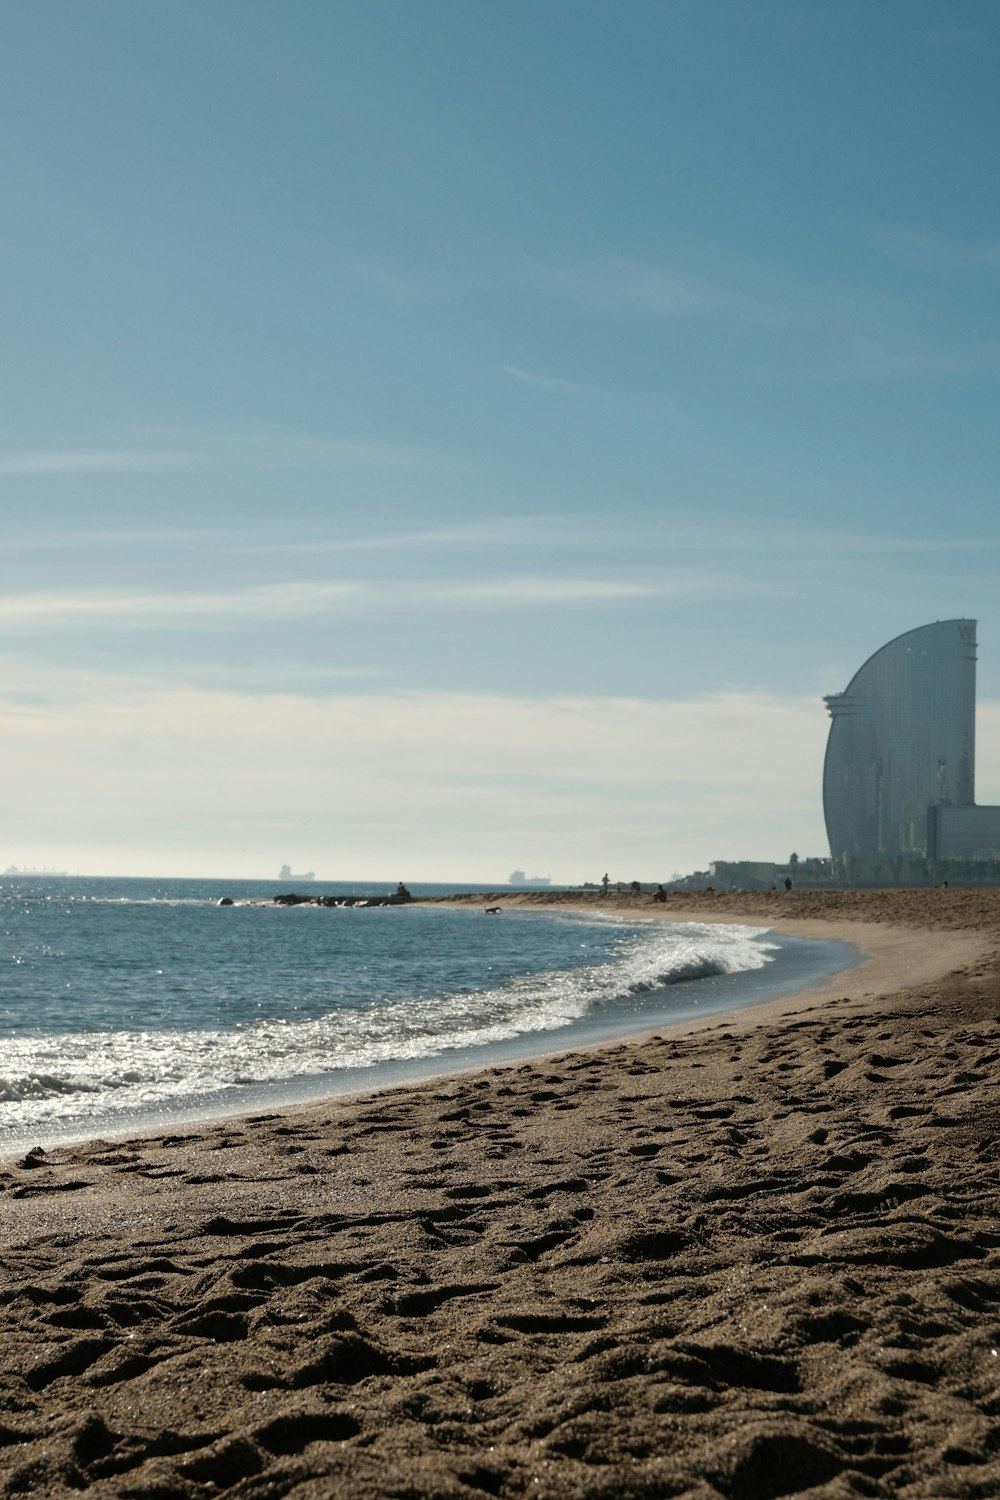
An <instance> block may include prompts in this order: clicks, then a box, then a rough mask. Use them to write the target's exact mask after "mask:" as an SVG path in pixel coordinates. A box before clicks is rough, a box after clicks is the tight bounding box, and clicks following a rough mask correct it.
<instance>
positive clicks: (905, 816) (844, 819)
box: [823, 620, 976, 859]
mask: <svg viewBox="0 0 1000 1500" xmlns="http://www.w3.org/2000/svg"><path fill="white" fill-rule="evenodd" d="M824 701H825V702H826V705H827V707H828V708H829V710H830V716H831V718H832V720H833V723H832V724H831V726H830V738H829V740H828V742H827V747H826V761H825V764H824V767H823V811H824V813H825V816H826V831H827V836H828V838H829V840H830V852H831V854H832V855H833V857H834V858H835V859H847V858H852V857H854V858H858V859H879V858H893V857H895V856H902V857H904V858H907V857H919V858H924V857H926V856H927V855H928V853H930V852H931V851H930V850H929V849H928V824H929V818H930V815H931V812H932V809H934V808H936V807H937V806H939V805H943V804H946V805H951V806H956V807H967V806H971V804H972V803H973V802H974V800H975V788H974V785H973V780H974V774H975V755H976V750H975V733H976V622H975V620H940V621H938V622H937V623H936V624H934V625H922V626H921V627H920V628H919V629H918V630H910V631H908V632H907V633H906V634H905V635H900V636H897V637H896V639H895V640H894V641H890V642H889V644H888V645H887V646H883V647H882V649H881V650H880V651H876V652H875V655H874V656H871V657H869V659H868V661H866V662H865V664H864V666H863V667H862V668H861V670H860V671H859V672H856V673H855V675H854V677H853V678H852V679H851V681H850V683H849V685H848V687H847V690H846V692H843V693H832V694H830V696H829V697H828V698H826V699H825V700H824Z"/></svg>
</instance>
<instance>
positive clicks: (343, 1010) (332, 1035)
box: [0, 876, 856, 1152]
mask: <svg viewBox="0 0 1000 1500" xmlns="http://www.w3.org/2000/svg"><path fill="white" fill-rule="evenodd" d="M394 884H395V883H394V882H392V881H389V882H386V883H385V884H384V885H379V884H375V885H372V884H368V885H364V884H361V885H358V884H351V883H349V882H347V883H342V884H334V883H326V882H319V881H317V882H315V883H310V884H309V885H308V886H302V887H300V888H299V889H300V891H301V892H302V893H304V894H305V893H307V894H310V895H346V894H352V895H354V894H370V895H372V896H381V895H386V894H388V893H389V892H390V891H391V890H392V889H393V888H394ZM287 888H288V887H287V884H286V885H284V886H283V885H282V884H280V883H277V882H274V881H258V882H235V881H195V880H113V879H95V878H90V879H87V878H73V877H67V878H57V877H27V876H21V877H16V878H15V877H5V878H3V879H2V880H0V964H2V968H3V976H4V977H3V983H2V986H0V1045H2V1060H0V1152H2V1151H4V1150H10V1151H12V1150H17V1149H20V1147H21V1146H23V1145H24V1144H26V1143H27V1144H45V1143H48V1142H51V1141H55V1140H66V1139H74V1138H75V1139H79V1138H83V1137H90V1136H97V1135H100V1134H103V1133H118V1132H121V1131H123V1130H140V1129H143V1128H146V1127H150V1126H161V1125H163V1124H164V1123H167V1124H175V1123H181V1122H183V1121H190V1120H192V1119H199V1118H203V1117H205V1116H209V1115H213V1114H223V1113H233V1112H238V1111H244V1110H250V1109H253V1110H257V1109H260V1108H266V1107H272V1106H273V1107H277V1106H279V1105H283V1104H288V1103H293V1102H299V1101H304V1100H307V1099H310V1098H321V1097H325V1096H329V1095H332V1094H337V1093H340V1094H344V1093H357V1092H363V1091H367V1090H369V1089H373V1088H377V1087H381V1086H385V1085H389V1084H394V1083H402V1082H410V1081H413V1080H415V1079H419V1078H421V1077H427V1076H431V1075H433V1074H435V1073H444V1072H449V1071H454V1070H457V1069H460V1068H469V1067H476V1066H491V1065H494V1064H499V1063H503V1062H510V1061H513V1060H516V1059H517V1058H523V1057H525V1056H530V1055H536V1054H538V1053H541V1052H554V1051H559V1050H563V1049H565V1048H569V1047H572V1046H575V1045H580V1044H585V1043H592V1042H595V1041H601V1040H610V1039H612V1038H615V1037H622V1036H626V1035H628V1034H630V1033H633V1032H637V1031H645V1030H649V1029H655V1028H657V1027H659V1026H663V1025H667V1024H670V1023H671V1022H673V1021H681V1020H685V1019H688V1018H690V1017H692V1016H699V1017H703V1016H706V1015H711V1014H712V1013H713V1012H716V1011H721V1010H730V1009H735V1008H739V1007H742V1006H745V1005H752V1004H756V1003H758V1002H760V1001H761V1000H764V999H769V998H772V997H773V996H775V995H778V994H781V993H787V992H789V991H793V990H796V989H801V988H803V987H805V986H806V985H808V984H810V983H815V982H816V981H817V980H818V979H820V978H821V977H822V976H824V975H826V974H829V973H831V972H833V971H835V970H837V969H839V968H843V967H846V966H847V965H849V964H850V963H851V962H853V961H854V959H855V958H856V955H855V954H854V951H853V950H852V949H850V948H849V947H847V946H846V945H845V944H842V943H832V942H818V941H815V942H814V941H808V940H803V939H791V938H786V937H780V938H779V937H777V936H776V935H775V934H773V933H771V932H769V931H768V930H767V929H765V928H761V927H752V926H746V925H735V924H734V925H725V924H723V925H717V924H700V923H695V922H681V923H673V922H661V921H656V920H653V919H643V918H641V917H633V916H628V917H625V918H620V917H610V916H609V917H605V916H601V915H596V914H594V915H592V914H589V913H588V914H586V915H580V914H576V913H573V912H568V911H562V910H557V911H551V910H550V911H540V910H535V909H524V910H521V909H508V910H506V911H504V913H503V914H502V915H501V916H500V917H485V916H484V914H483V911H482V909H481V908H478V907H460V906H455V907H435V906H423V905H420V904H414V905H412V906H396V907H334V908H328V907H314V906H294V907H288V906H276V905H274V904H273V901H272V897H273V896H274V895H275V894H277V893H278V892H279V891H280V890H282V889H287ZM410 888H411V890H412V892H413V894H414V896H417V897H432V898H433V897H436V896H444V895H448V894H451V893H452V892H454V891H455V890H456V889H457V888H456V887H454V886H448V885H419V884H418V885H411V887H410ZM462 889H463V890H469V889H470V887H468V886H464V887H462ZM472 889H474V888H472ZM484 889H485V888H484ZM223 897H228V898H230V899H231V900H232V901H233V903H234V904H233V905H226V906H222V905H220V904H219V903H220V900H221V899H222V898H223Z"/></svg>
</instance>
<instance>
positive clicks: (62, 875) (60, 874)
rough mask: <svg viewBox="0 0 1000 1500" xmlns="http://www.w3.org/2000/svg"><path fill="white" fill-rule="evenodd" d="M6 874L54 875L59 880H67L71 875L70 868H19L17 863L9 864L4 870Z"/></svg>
mask: <svg viewBox="0 0 1000 1500" xmlns="http://www.w3.org/2000/svg"><path fill="white" fill-rule="evenodd" d="M4 874H5V875H54V876H56V877H57V878H58V879H59V880H65V879H66V877H67V876H68V875H69V871H68V870H28V869H23V870H19V869H18V867H17V865H8V866H7V868H6V870H4Z"/></svg>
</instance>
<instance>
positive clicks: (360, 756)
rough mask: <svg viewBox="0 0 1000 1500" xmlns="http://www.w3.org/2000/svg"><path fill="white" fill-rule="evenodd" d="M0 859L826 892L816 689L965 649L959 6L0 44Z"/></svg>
mask: <svg viewBox="0 0 1000 1500" xmlns="http://www.w3.org/2000/svg"><path fill="white" fill-rule="evenodd" d="M4 20H5V46H4V50H3V55H2V56H0V140H2V141H3V147H2V149H0V186H2V192H3V202H4V207H5V214H4V221H5V222H4V239H3V254H4V265H5V275H4V277H3V279H2V282H0V297H2V298H3V299H4V301H3V319H4V330H5V336H4V340H3V343H2V346H0V382H2V394H3V401H2V405H0V411H2V415H0V543H2V545H0V771H2V782H0V785H2V790H0V866H6V865H9V864H17V865H21V866H37V867H42V866H55V867H57V868H59V869H69V870H74V871H75V870H79V871H81V872H83V873H88V874H103V873H109V874H110V873H113V874H120V875H130V874H135V875H147V874H148V875H156V874H163V875H188V876H197V875H218V876H221V877H228V876H232V877H240V876H243V877H247V878H250V877H260V878H268V877H270V876H271V875H272V873H273V872H275V871H277V870H278V869H279V868H280V866H281V865H283V864H288V865H290V867H291V868H292V870H314V871H315V872H316V874H317V877H318V878H320V879H331V880H338V879H348V880H354V879H362V880H363V879H378V880H391V881H392V882H393V883H395V882H396V881H397V880H399V879H405V880H407V881H419V880H455V881H458V882H461V881H468V882H477V883H478V882H485V883H488V882H491V881H498V882H499V881H502V880H504V879H506V876H507V874H508V873H509V872H510V871H511V870H512V869H514V868H515V867H516V868H522V869H524V870H526V871H528V872H529V873H532V874H534V873H539V874H547V875H550V876H551V878H552V879H553V881H554V882H556V883H571V882H572V883H576V882H579V881H584V880H599V879H600V878H601V875H602V874H603V873H604V871H605V870H608V871H609V873H610V874H611V877H612V879H622V880H630V879H633V878H635V879H641V880H659V879H667V878H669V877H670V876H671V875H672V874H673V873H675V872H678V873H683V872H686V871H690V870H694V869H704V868H707V866H708V863H709V861H711V860H714V859H761V860H776V861H784V860H786V859H787V858H788V855H789V853H790V852H792V851H795V852H797V853H799V854H800V855H801V856H802V857H803V858H805V857H808V856H812V855H823V854H825V853H826V852H827V848H828V846H827V842H826V834H825V828H824V821H823V804H822V767H823V757H824V749H825V743H826V735H827V728H828V721H827V718H826V715H825V712H824V708H823V703H822V698H823V695H824V694H827V693H829V692H831V690H833V689H837V688H838V687H839V688H843V687H846V685H847V683H848V681H849V680H850V677H851V675H852V673H853V672H854V671H855V670H856V668H857V666H858V663H859V662H861V661H863V660H864V659H865V658H866V656H867V655H868V653H869V652H870V651H871V649H872V647H873V643H877V642H878V641H888V640H890V639H892V638H893V637H895V636H897V635H899V634H901V633H903V632H905V631H907V630H909V629H912V628H914V627H916V626H918V625H921V624H923V623H925V622H927V621H930V620H934V619H951V618H978V620H979V637H980V643H981V650H980V663H979V697H978V717H977V743H978V756H977V798H978V799H979V800H980V801H982V802H985V803H1000V606H998V605H997V602H996V598H997V590H996V564H997V558H998V554H1000V537H998V534H997V527H996V520H995V515H996V494H997V478H998V473H1000V433H998V431H997V424H996V420H995V412H996V408H997V383H998V376H1000V346H998V344H997V341H996V339H995V337H994V335H993V332H992V329H993V324H994V306H995V300H996V293H997V286H998V281H1000V217H998V213H997V209H996V205H995V201H994V198H995V195H994V194H992V193H991V192H990V190H989V184H991V183H992V179H993V174H994V162H993V158H994V155H995V152H994V145H995V142H996V140H997V139H998V138H1000V98H998V91H997V89H996V86H995V80H996V77H997V72H998V67H1000V14H998V12H997V9H996V7H995V6H994V5H993V4H991V3H987V0H968V3H964V4H963V5H962V6H961V7H960V9H958V10H956V8H955V7H953V6H951V5H946V4H944V3H943V0H884V3H883V4H880V5H879V6H871V5H870V4H868V3H867V0H841V3H838V4H837V5H836V6H829V7H821V6H803V5H801V4H798V3H796V0H759V3H757V4H754V5H753V6H752V7H748V6H746V5H744V4H742V3H738V0H629V3H626V4H625V5H623V6H614V7H612V6H611V5H610V4H608V3H606V0H601V3H598V0H545V3H543V4H541V5H534V4H532V5H529V4H528V3H527V0H510V3H507V4H504V5H493V6H490V5H483V6H464V7H462V6H455V5H454V4H452V3H450V0H425V3H423V4H421V5H420V6H419V7H417V6H413V5H411V4H409V3H406V0H383V3H380V4H378V5H371V4H367V3H363V0H333V3H329V0H297V3H296V4H295V5H294V6H287V5H283V4H280V3H278V0H148V3H146V4H144V5H143V6H141V7H134V6H123V5H121V4H119V3H116V0H88V3H87V4H86V5H79V4H76V3H73V0H33V3H32V4H31V5H30V6H28V5H21V6H19V5H8V6H6V7H5V10H4Z"/></svg>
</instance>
